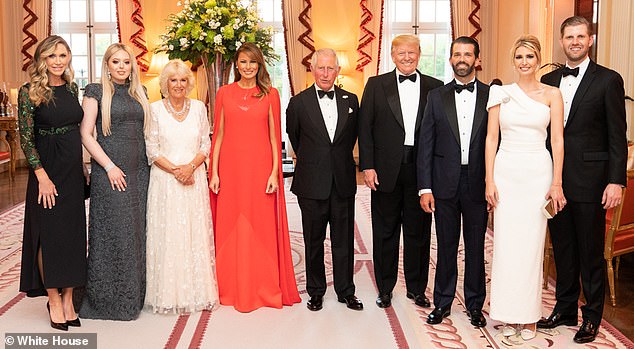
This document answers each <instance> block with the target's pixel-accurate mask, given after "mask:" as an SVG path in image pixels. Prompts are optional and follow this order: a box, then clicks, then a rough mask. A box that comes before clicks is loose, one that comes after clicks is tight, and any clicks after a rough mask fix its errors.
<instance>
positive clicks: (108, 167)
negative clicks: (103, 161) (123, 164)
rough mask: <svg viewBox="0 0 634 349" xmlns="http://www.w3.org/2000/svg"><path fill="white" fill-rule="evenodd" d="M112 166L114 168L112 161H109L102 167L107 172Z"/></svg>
mask: <svg viewBox="0 0 634 349" xmlns="http://www.w3.org/2000/svg"><path fill="white" fill-rule="evenodd" d="M113 168H115V165H114V162H112V161H110V163H109V164H108V165H106V166H105V167H104V168H103V169H104V170H106V173H108V172H110V170H112V169H113Z"/></svg>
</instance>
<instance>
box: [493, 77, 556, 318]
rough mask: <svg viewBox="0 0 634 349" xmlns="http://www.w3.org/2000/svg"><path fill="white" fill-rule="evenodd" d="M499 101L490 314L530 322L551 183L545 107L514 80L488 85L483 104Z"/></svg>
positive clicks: (537, 305)
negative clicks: (497, 198) (486, 99)
mask: <svg viewBox="0 0 634 349" xmlns="http://www.w3.org/2000/svg"><path fill="white" fill-rule="evenodd" d="M498 104H499V105H500V118H499V120H500V132H501V138H500V148H499V150H498V153H497V155H496V157H495V164H494V171H493V173H494V181H495V184H496V186H497V189H498V194H499V203H498V205H497V207H496V209H495V213H494V223H493V224H494V228H493V229H494V235H493V261H492V266H491V297H490V313H489V315H490V317H491V318H492V319H494V320H498V321H502V322H504V323H513V324H514V323H520V324H528V323H534V322H536V321H537V320H539V319H540V317H541V315H542V314H541V308H542V289H541V280H542V274H543V270H542V263H543V256H544V239H545V236H546V217H545V216H544V215H543V213H542V210H541V208H542V206H543V204H544V203H545V196H546V194H547V193H548V190H549V188H550V185H551V182H552V172H553V171H552V169H553V165H552V159H551V157H550V154H549V153H548V151H547V150H546V136H547V128H548V125H549V123H550V108H549V107H548V106H547V105H545V104H543V103H540V102H537V101H536V100H533V99H532V98H530V97H529V96H528V95H526V94H525V93H524V91H522V89H521V88H520V87H519V86H518V85H517V84H512V85H505V86H492V87H491V90H490V92H489V102H488V104H487V109H488V108H491V107H493V106H495V105H498Z"/></svg>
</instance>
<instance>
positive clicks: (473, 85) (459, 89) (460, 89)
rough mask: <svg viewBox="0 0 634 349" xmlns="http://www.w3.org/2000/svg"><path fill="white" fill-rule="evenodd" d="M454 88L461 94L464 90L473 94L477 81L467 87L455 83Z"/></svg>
mask: <svg viewBox="0 0 634 349" xmlns="http://www.w3.org/2000/svg"><path fill="white" fill-rule="evenodd" d="M453 88H454V89H455V90H456V93H460V92H462V91H463V90H468V91H469V92H473V89H474V88H475V81H471V82H470V83H468V84H466V85H460V84H458V83H457V82H454V84H453Z"/></svg>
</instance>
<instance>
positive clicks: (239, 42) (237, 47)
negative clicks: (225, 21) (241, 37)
mask: <svg viewBox="0 0 634 349" xmlns="http://www.w3.org/2000/svg"><path fill="white" fill-rule="evenodd" d="M240 46H242V42H241V41H236V50H237V49H239V48H240Z"/></svg>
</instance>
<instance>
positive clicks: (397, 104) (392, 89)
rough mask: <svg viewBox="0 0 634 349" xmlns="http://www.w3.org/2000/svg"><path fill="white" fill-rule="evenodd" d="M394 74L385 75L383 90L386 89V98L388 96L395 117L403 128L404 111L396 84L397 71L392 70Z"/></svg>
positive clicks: (388, 102)
mask: <svg viewBox="0 0 634 349" xmlns="http://www.w3.org/2000/svg"><path fill="white" fill-rule="evenodd" d="M392 72H393V74H387V75H385V77H384V79H383V91H385V98H387V104H388V105H389V106H390V109H391V110H392V114H394V118H396V121H397V122H398V124H399V125H401V128H402V129H405V126H403V111H402V110H401V100H400V98H399V96H398V86H397V85H396V73H395V70H392Z"/></svg>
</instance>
